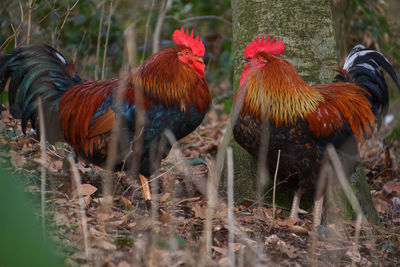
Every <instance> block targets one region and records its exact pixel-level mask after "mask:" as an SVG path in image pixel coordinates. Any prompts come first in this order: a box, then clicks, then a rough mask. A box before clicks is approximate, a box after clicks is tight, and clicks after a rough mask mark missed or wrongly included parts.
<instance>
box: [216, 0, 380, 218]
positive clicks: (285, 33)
mask: <svg viewBox="0 0 400 267" xmlns="http://www.w3.org/2000/svg"><path fill="white" fill-rule="evenodd" d="M231 4H232V17H233V57H234V78H233V86H234V89H235V90H237V89H238V86H239V79H240V75H241V72H242V69H243V67H244V63H243V62H242V59H243V51H244V49H245V47H246V45H247V44H248V43H249V42H251V41H252V40H254V39H255V37H256V36H257V35H258V34H261V35H262V33H265V34H271V35H276V36H277V39H283V40H284V42H285V47H286V50H285V52H284V54H283V57H284V58H285V59H286V60H288V61H290V62H291V63H292V64H294V66H295V67H296V69H297V71H298V72H299V74H300V75H301V76H302V77H303V78H304V80H305V81H306V82H308V83H309V84H310V85H314V84H321V83H322V84H323V83H329V82H331V81H332V80H333V77H334V75H335V73H334V72H333V71H332V69H334V68H337V66H338V64H337V60H338V58H339V56H338V54H337V53H336V42H335V36H334V28H333V25H334V22H333V20H332V14H331V1H330V0H304V1H283V0H232V1H231ZM227 132H230V129H228V131H227ZM227 138H231V139H230V140H229V144H230V146H232V148H233V152H234V175H235V178H234V179H235V186H234V192H235V200H236V201H243V200H256V199H257V197H256V188H257V184H259V182H257V178H256V177H257V162H256V160H255V159H254V158H253V157H252V156H251V155H250V154H248V153H247V151H245V150H244V149H243V148H242V147H241V146H240V145H239V144H237V143H236V142H235V141H234V140H233V138H232V137H227ZM358 173H359V172H358ZM223 174H224V172H223ZM272 175H273V174H272ZM357 177H359V178H357V179H356V180H357V183H355V184H360V183H361V184H364V185H366V180H365V175H364V176H357ZM269 180H271V179H269ZM269 182H270V183H269V184H271V181H269ZM282 188H283V187H282ZM364 188H365V187H364ZM367 189H368V188H367ZM284 191H285V190H282V189H279V191H278V195H277V202H278V204H280V205H283V206H286V207H290V204H291V196H289V194H288V192H287V191H286V192H284ZM279 192H280V193H279ZM362 195H363V196H364V198H365V196H367V199H369V200H371V196H370V192H369V191H368V190H367V191H365V190H364V191H363V192H362ZM311 198H312V196H310V199H311ZM364 198H358V199H364ZM302 202H303V201H302ZM305 202H307V201H305ZM365 203H367V204H368V207H369V208H368V210H371V205H372V201H365ZM365 203H364V204H365ZM361 205H363V203H361ZM372 209H373V211H372V212H371V214H370V215H369V216H368V215H367V217H370V218H373V217H374V218H375V217H376V216H375V215H376V211H375V209H374V207H373V205H372ZM374 211H375V213H374ZM373 214H375V215H373ZM376 218H377V217H376ZM373 221H376V220H373Z"/></svg>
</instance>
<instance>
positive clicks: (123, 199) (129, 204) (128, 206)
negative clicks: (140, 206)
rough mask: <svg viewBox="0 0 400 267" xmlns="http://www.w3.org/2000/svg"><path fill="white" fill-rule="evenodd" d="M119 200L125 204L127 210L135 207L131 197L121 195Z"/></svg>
mask: <svg viewBox="0 0 400 267" xmlns="http://www.w3.org/2000/svg"><path fill="white" fill-rule="evenodd" d="M119 201H121V203H122V205H124V207H125V209H127V210H131V209H133V204H132V202H131V201H130V200H129V199H127V198H126V197H122V196H121V197H120V199H119Z"/></svg>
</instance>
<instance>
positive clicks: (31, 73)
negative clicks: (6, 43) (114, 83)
mask: <svg viewBox="0 0 400 267" xmlns="http://www.w3.org/2000/svg"><path fill="white" fill-rule="evenodd" d="M71 65H72V64H71V63H70V62H68V61H67V60H66V59H65V58H64V57H63V56H62V55H61V54H60V53H59V52H57V51H56V50H55V49H53V48H51V47H49V46H46V45H42V46H26V47H21V48H17V49H15V50H14V51H12V52H11V53H9V54H6V55H3V56H1V57H0V92H2V91H3V90H4V89H5V87H6V84H7V81H8V80H9V79H10V84H9V87H8V91H9V94H8V98H9V103H10V112H11V113H12V115H13V116H15V117H17V118H22V129H23V131H24V132H25V128H26V125H27V123H28V121H29V120H31V122H32V126H33V127H35V122H36V119H37V108H38V103H37V99H38V97H41V99H42V101H43V104H44V105H45V106H46V107H48V108H50V109H49V110H46V112H57V109H58V101H59V99H60V98H61V96H62V95H63V94H64V93H65V92H66V91H67V90H68V89H69V88H71V87H72V86H74V85H76V84H79V83H82V80H81V78H80V77H79V76H78V75H77V74H76V73H75V71H74V70H73V68H71Z"/></svg>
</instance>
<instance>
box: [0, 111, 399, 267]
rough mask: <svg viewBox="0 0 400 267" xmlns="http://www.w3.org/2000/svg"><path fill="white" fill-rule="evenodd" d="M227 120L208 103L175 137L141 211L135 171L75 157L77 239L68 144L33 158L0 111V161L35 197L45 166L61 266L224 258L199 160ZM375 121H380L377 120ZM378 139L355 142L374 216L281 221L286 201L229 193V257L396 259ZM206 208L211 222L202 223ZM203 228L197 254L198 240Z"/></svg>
mask: <svg viewBox="0 0 400 267" xmlns="http://www.w3.org/2000/svg"><path fill="white" fill-rule="evenodd" d="M227 121H228V116H227V115H225V114H223V113H222V114H219V115H217V112H215V111H212V112H210V113H209V114H208V115H207V118H206V120H205V121H204V123H203V124H202V125H201V126H200V127H199V128H198V129H197V130H196V131H195V132H194V133H192V134H190V135H189V136H187V137H186V138H184V139H182V140H181V141H180V142H179V145H178V146H175V148H174V149H173V150H172V151H171V153H170V154H169V156H168V157H167V158H166V159H165V160H164V161H163V163H162V166H161V168H160V169H159V171H158V173H157V174H155V175H153V176H152V177H151V180H152V181H153V182H152V189H153V197H155V198H158V199H159V201H158V202H159V207H158V209H153V210H152V211H151V212H150V211H148V210H147V209H146V208H145V205H144V203H143V199H142V197H141V192H140V189H139V185H138V182H137V181H136V180H135V179H131V178H129V177H128V176H127V175H126V174H125V173H123V172H115V173H109V172H106V171H105V170H103V169H101V168H99V167H96V166H93V165H88V164H86V163H85V162H79V164H78V165H79V168H78V169H79V173H80V176H81V183H82V188H81V189H82V194H83V197H84V205H85V210H86V216H87V236H88V238H87V239H86V240H85V238H84V236H85V235H84V234H83V230H84V229H83V227H82V223H81V221H82V220H81V208H80V205H79V201H78V200H79V199H78V197H77V190H76V186H75V185H74V183H73V178H72V174H71V173H70V171H69V166H68V164H67V160H66V159H65V155H66V154H68V153H69V151H71V149H70V148H69V147H68V146H66V145H64V144H61V145H57V146H52V145H48V146H47V150H46V152H47V153H46V154H47V159H46V161H45V162H43V159H42V158H41V153H40V145H39V142H38V141H37V137H36V135H34V133H30V134H28V135H27V136H24V135H23V134H22V133H21V129H20V126H19V122H17V121H15V120H14V119H12V117H11V116H10V115H9V114H8V113H7V112H6V111H3V114H2V122H1V123H0V128H1V129H2V134H1V135H0V144H1V145H6V146H7V147H8V148H9V152H7V153H2V154H0V161H1V162H8V161H9V162H10V163H11V164H12V166H13V167H12V169H13V171H14V172H17V173H21V174H23V176H24V177H25V180H24V181H23V182H24V183H25V184H26V191H28V192H30V194H31V195H33V196H34V197H35V198H36V199H37V198H40V173H41V166H42V164H44V166H45V167H46V170H47V191H46V194H45V197H46V201H45V203H46V212H45V217H46V221H47V228H48V229H51V230H50V235H51V237H52V239H53V240H54V241H55V243H56V244H57V252H58V254H60V255H61V256H62V257H63V258H64V259H65V261H64V262H65V265H67V266H85V265H86V266H118V267H125V266H138V265H139V266H140V265H146V266H198V265H206V266H228V265H229V262H230V258H229V256H230V253H229V250H228V233H229V231H228V229H229V226H228V225H229V221H228V213H227V210H228V208H227V204H226V201H225V200H224V199H219V200H218V201H217V202H216V209H215V212H213V213H207V199H208V198H207V190H206V184H207V175H208V170H209V167H210V164H211V162H213V161H214V160H215V155H216V153H217V150H218V145H219V144H220V143H221V140H222V136H223V133H224V131H225V128H226V125H227ZM382 131H383V132H385V131H386V132H388V131H389V130H388V129H385V127H384V129H383V130H382ZM379 140H382V139H381V138H372V139H370V140H369V141H368V142H367V143H366V144H365V145H363V146H362V147H361V155H362V158H363V163H364V167H365V171H366V173H367V177H368V184H369V185H370V189H371V194H372V196H373V200H374V203H375V206H376V208H377V210H378V212H379V215H380V217H381V225H379V226H374V225H369V224H367V223H363V224H362V225H361V227H358V225H357V223H356V222H355V221H350V220H345V219H342V220H336V221H335V222H334V223H329V224H327V225H324V226H321V227H320V228H318V231H314V230H312V215H311V214H307V215H304V216H302V221H301V222H300V223H299V222H294V221H291V220H290V219H289V211H288V210H286V209H284V208H281V207H278V208H277V210H276V216H277V217H276V218H275V219H273V209H272V207H271V206H270V205H261V206H260V205H258V206H250V204H249V203H235V204H234V231H233V232H234V243H233V245H232V246H231V251H234V254H233V256H234V257H235V261H236V263H237V265H238V266H255V265H264V266H265V265H267V266H272V265H280V266H309V265H314V266H319V265H321V266H322V265H325V264H326V265H327V266H350V265H367V266H368V265H381V266H396V265H397V266H399V265H400V179H399V177H400V175H399V167H400V165H399V164H400V158H399V157H400V156H399V155H400V144H399V142H398V141H393V142H387V143H384V142H382V141H379ZM107 175H111V176H112V178H113V179H112V180H113V181H115V182H114V183H113V190H112V192H113V201H112V205H111V209H107V205H105V200H104V198H103V194H102V183H103V182H102V181H104V178H105V177H106V176H107ZM38 177H39V178H38ZM278 190H279V188H278ZM157 192H159V193H158V194H156V193H157ZM158 202H157V203H158ZM39 216H40V215H39ZM207 218H210V221H211V222H212V225H211V227H210V228H209V229H210V231H207V228H206V221H207ZM210 234H211V237H212V239H211V240H212V244H211V247H209V249H210V251H209V253H208V254H207V250H206V246H205V240H206V237H207V235H209V236H210ZM85 241H86V245H87V249H89V251H88V254H89V260H88V259H87V257H86V251H85ZM207 255H209V257H207ZM231 256H232V255H231Z"/></svg>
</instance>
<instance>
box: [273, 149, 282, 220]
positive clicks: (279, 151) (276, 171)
mask: <svg viewBox="0 0 400 267" xmlns="http://www.w3.org/2000/svg"><path fill="white" fill-rule="evenodd" d="M280 158H281V150H280V149H279V150H278V158H277V160H276V168H275V174H274V187H273V191H272V220H273V221H272V224H274V222H275V215H276V213H275V211H276V204H275V191H276V178H277V177H278V169H279V160H280Z"/></svg>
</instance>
